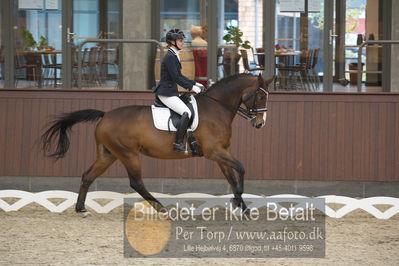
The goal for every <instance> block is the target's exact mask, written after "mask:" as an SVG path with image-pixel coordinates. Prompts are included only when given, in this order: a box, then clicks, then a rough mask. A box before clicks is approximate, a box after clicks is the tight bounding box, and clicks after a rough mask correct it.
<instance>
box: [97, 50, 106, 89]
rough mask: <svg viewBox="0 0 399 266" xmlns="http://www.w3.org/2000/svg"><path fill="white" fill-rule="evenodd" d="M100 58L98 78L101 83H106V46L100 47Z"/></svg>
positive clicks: (98, 59)
mask: <svg viewBox="0 0 399 266" xmlns="http://www.w3.org/2000/svg"><path fill="white" fill-rule="evenodd" d="M97 52H98V58H97V62H96V64H97V69H96V73H97V76H98V80H99V82H100V83H105V81H106V79H107V72H106V69H105V48H104V46H99V47H98V50H97Z"/></svg>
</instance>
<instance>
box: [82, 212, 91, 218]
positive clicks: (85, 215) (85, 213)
mask: <svg viewBox="0 0 399 266" xmlns="http://www.w3.org/2000/svg"><path fill="white" fill-rule="evenodd" d="M90 216H91V212H88V211H86V212H82V217H83V218H86V217H90Z"/></svg>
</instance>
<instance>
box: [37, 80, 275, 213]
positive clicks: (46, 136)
mask: <svg viewBox="0 0 399 266" xmlns="http://www.w3.org/2000/svg"><path fill="white" fill-rule="evenodd" d="M273 78H274V77H272V78H271V79H269V80H266V81H264V80H263V79H262V77H261V75H259V76H258V77H257V76H253V75H250V74H236V75H233V76H229V77H227V78H224V79H222V80H220V81H218V82H217V83H215V84H214V85H213V86H211V87H210V88H209V89H208V90H207V91H205V92H202V93H200V94H198V95H196V96H195V98H196V101H197V106H198V112H199V114H198V115H199V125H198V128H197V129H196V130H195V131H194V132H193V134H194V137H195V138H196V139H197V143H198V144H199V147H200V149H201V150H202V154H203V156H204V157H205V158H207V159H209V160H213V161H215V162H216V163H217V164H218V165H219V167H220V169H221V171H222V173H223V174H224V176H225V177H226V179H227V181H228V182H229V184H230V186H231V189H232V191H233V194H234V198H233V199H231V202H232V204H233V205H234V206H235V207H240V208H242V210H243V211H246V210H247V207H246V205H245V203H244V201H243V199H242V193H243V191H244V174H245V170H244V167H243V165H242V164H241V163H240V162H239V161H238V160H237V159H235V158H234V157H233V156H232V155H231V154H230V152H229V151H228V148H229V146H230V141H231V135H232V122H233V119H234V117H235V116H236V113H237V112H239V113H241V114H243V115H245V116H246V117H247V118H248V119H249V120H250V121H251V122H252V125H253V126H254V127H255V128H262V127H263V126H264V125H265V122H266V111H267V107H266V106H267V100H268V85H269V84H270V83H271V82H272V80H273ZM242 104H244V105H245V108H243V107H241V105H242ZM98 120H100V121H99V122H98V124H97V126H96V129H95V140H96V154H97V157H96V160H95V162H94V163H93V164H92V165H91V166H90V167H89V168H88V169H87V170H86V171H85V172H84V173H83V175H82V182H81V185H80V189H79V196H78V199H77V203H76V205H75V210H76V212H86V209H85V199H86V194H87V191H88V189H89V186H90V185H91V184H92V183H93V181H94V180H95V179H96V178H97V177H98V176H100V175H101V174H103V173H104V171H105V170H106V169H107V168H108V167H110V166H111V164H112V163H114V162H115V161H116V160H120V161H121V162H122V164H123V165H124V166H125V168H126V170H127V173H128V176H129V180H130V186H131V187H132V188H133V189H134V190H135V191H136V192H137V193H139V194H140V195H141V196H142V197H143V198H144V199H145V200H147V201H148V202H149V203H150V204H151V205H152V206H153V207H154V208H156V209H157V210H159V209H160V208H161V207H162V205H161V204H160V202H159V201H158V200H157V199H155V198H154V197H153V196H152V195H151V194H150V193H149V192H148V191H147V189H146V188H145V186H144V183H143V180H142V177H141V167H140V160H139V155H140V153H141V154H144V155H147V156H150V157H155V158H160V159H185V158H189V157H191V154H190V153H177V152H174V151H173V149H172V147H173V145H172V143H173V141H174V138H175V136H174V135H175V134H170V133H169V132H167V131H160V130H158V129H156V128H155V127H154V124H153V118H152V113H151V107H150V106H124V107H120V108H116V109H114V110H111V111H109V112H107V113H105V112H103V111H100V110H94V109H87V110H79V111H74V112H71V113H65V114H63V115H61V116H59V117H58V118H56V120H54V121H53V122H52V123H51V126H50V127H49V128H48V129H47V131H46V132H44V133H43V135H42V136H41V142H42V148H43V150H44V152H45V154H46V155H47V156H48V157H54V158H56V159H59V158H62V157H64V155H65V153H66V152H67V151H68V149H69V136H68V135H69V134H68V133H69V131H70V129H71V128H72V126H73V125H74V124H76V123H79V122H88V121H92V122H95V121H98ZM57 137H58V140H56V138H57ZM54 141H56V143H57V145H56V148H55V151H52V143H53V142H54ZM235 172H236V173H235Z"/></svg>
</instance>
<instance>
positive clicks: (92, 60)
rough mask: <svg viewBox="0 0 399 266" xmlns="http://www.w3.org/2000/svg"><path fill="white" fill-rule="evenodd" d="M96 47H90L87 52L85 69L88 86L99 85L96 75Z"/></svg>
mask: <svg viewBox="0 0 399 266" xmlns="http://www.w3.org/2000/svg"><path fill="white" fill-rule="evenodd" d="M97 51H98V48H97V47H95V46H94V47H91V48H90V50H89V55H88V61H87V63H86V68H87V70H88V78H89V83H90V84H93V85H95V84H100V80H99V77H98V73H97Z"/></svg>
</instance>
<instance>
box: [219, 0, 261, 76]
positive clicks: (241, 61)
mask: <svg viewBox="0 0 399 266" xmlns="http://www.w3.org/2000/svg"><path fill="white" fill-rule="evenodd" d="M262 8H263V1H261V0H253V1H244V0H239V1H234V0H224V1H219V7H218V9H217V18H218V20H217V77H218V79H221V78H223V77H227V76H231V75H234V74H237V73H252V74H254V75H255V74H258V73H260V72H262V71H263V69H264V62H263V61H264V60H262V59H263V57H264V50H263V34H262V32H263V27H262V21H263V20H262V15H263V13H262Z"/></svg>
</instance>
